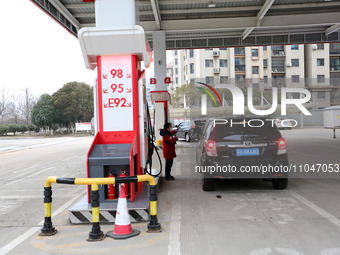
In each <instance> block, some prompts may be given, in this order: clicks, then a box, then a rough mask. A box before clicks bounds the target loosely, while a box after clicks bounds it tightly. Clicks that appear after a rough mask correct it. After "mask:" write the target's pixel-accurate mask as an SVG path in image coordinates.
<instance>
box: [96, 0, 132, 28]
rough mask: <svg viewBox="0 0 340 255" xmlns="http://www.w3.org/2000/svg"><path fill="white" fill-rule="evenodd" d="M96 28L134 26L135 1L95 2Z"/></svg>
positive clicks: (101, 0)
mask: <svg viewBox="0 0 340 255" xmlns="http://www.w3.org/2000/svg"><path fill="white" fill-rule="evenodd" d="M95 9H96V27H120V26H134V25H136V5H135V0H96V2H95Z"/></svg>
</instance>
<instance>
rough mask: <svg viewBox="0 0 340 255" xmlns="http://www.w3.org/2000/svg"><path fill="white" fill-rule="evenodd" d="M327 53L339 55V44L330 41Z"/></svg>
mask: <svg viewBox="0 0 340 255" xmlns="http://www.w3.org/2000/svg"><path fill="white" fill-rule="evenodd" d="M329 54H330V55H340V44H339V43H330V44H329Z"/></svg>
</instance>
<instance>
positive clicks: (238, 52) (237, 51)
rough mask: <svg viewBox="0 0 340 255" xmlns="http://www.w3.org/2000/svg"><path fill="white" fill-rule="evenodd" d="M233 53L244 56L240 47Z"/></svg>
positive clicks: (242, 48) (243, 51)
mask: <svg viewBox="0 0 340 255" xmlns="http://www.w3.org/2000/svg"><path fill="white" fill-rule="evenodd" d="M234 53H235V54H241V55H244V53H245V50H244V47H241V48H235V50H234Z"/></svg>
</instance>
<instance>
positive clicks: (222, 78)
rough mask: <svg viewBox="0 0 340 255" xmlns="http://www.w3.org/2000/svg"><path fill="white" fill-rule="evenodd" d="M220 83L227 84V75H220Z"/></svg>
mask: <svg viewBox="0 0 340 255" xmlns="http://www.w3.org/2000/svg"><path fill="white" fill-rule="evenodd" d="M220 83H221V84H227V83H228V76H221V77H220Z"/></svg>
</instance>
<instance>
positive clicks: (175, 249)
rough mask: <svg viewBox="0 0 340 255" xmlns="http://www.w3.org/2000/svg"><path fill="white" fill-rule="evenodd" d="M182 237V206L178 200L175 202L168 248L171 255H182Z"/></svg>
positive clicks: (173, 203)
mask: <svg viewBox="0 0 340 255" xmlns="http://www.w3.org/2000/svg"><path fill="white" fill-rule="evenodd" d="M180 237H181V204H180V203H179V202H178V201H177V200H173V201H172V210H171V223H170V233H169V246H168V254H169V255H180V254H181V240H180Z"/></svg>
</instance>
